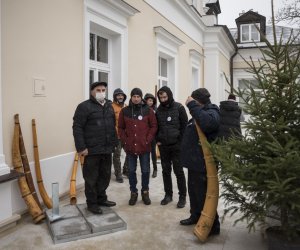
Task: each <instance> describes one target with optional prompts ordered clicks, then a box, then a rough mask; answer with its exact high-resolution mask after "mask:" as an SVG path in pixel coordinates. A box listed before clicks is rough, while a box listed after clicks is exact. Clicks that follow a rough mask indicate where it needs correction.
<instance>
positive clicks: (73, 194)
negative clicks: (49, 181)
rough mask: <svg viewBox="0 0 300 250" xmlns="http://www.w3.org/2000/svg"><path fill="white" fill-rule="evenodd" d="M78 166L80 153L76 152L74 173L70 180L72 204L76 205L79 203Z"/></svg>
mask: <svg viewBox="0 0 300 250" xmlns="http://www.w3.org/2000/svg"><path fill="white" fill-rule="evenodd" d="M77 166H78V153H76V154H75V159H74V163H73V168H72V175H71V180H70V204H71V205H75V204H76V203H77V198H76V175H77Z"/></svg>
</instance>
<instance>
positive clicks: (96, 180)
mask: <svg viewBox="0 0 300 250" xmlns="http://www.w3.org/2000/svg"><path fill="white" fill-rule="evenodd" d="M111 164H112V158H111V154H101V155H88V156H86V157H85V159H84V165H83V169H82V173H83V178H84V181H85V197H86V203H87V205H88V206H92V205H97V204H99V203H101V202H104V201H106V200H107V195H106V189H107V187H108V185H109V182H110V175H111Z"/></svg>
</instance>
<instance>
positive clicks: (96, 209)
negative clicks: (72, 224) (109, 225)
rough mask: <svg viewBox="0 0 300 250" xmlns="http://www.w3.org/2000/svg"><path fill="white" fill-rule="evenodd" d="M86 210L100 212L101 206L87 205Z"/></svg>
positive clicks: (94, 212)
mask: <svg viewBox="0 0 300 250" xmlns="http://www.w3.org/2000/svg"><path fill="white" fill-rule="evenodd" d="M87 210H89V211H90V212H92V213H93V214H102V210H101V208H100V207H99V206H97V205H90V206H87Z"/></svg>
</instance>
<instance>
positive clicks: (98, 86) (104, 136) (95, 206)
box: [73, 82, 117, 214]
mask: <svg viewBox="0 0 300 250" xmlns="http://www.w3.org/2000/svg"><path fill="white" fill-rule="evenodd" d="M106 87H107V83H106V82H94V83H93V84H92V85H91V93H90V98H89V100H86V101H84V102H82V103H80V104H79V105H78V106H77V108H76V111H75V114H74V117H73V136H74V140H75V147H76V150H77V152H78V154H79V156H84V157H85V159H84V166H83V169H82V172H83V178H84V181H85V196H86V203H87V209H88V210H89V211H91V212H92V213H95V214H101V213H102V210H101V208H100V206H108V207H111V206H115V205H116V203H115V202H113V201H109V200H108V199H107V195H106V189H107V187H108V185H109V182H110V175H111V165H112V152H113V151H114V149H115V147H116V146H117V134H116V128H115V114H114V110H113V108H112V103H111V101H109V100H107V99H106V98H105V96H106V94H105V93H106Z"/></svg>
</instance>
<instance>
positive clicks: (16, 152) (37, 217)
mask: <svg viewBox="0 0 300 250" xmlns="http://www.w3.org/2000/svg"><path fill="white" fill-rule="evenodd" d="M14 118H15V127H14V137H13V145H12V146H13V147H12V163H13V166H14V169H15V170H16V171H18V172H19V173H22V174H24V169H23V165H22V159H21V153H20V138H19V137H20V136H19V134H20V123H19V115H18V114H16V115H15V117H14ZM18 184H19V188H20V191H21V194H22V198H23V199H24V201H25V203H26V205H27V207H28V210H29V213H30V215H31V216H32V219H33V221H34V223H38V222H39V221H41V220H43V219H45V215H44V213H43V211H42V210H41V209H40V207H39V205H38V204H37V202H36V200H35V199H34V197H33V195H32V193H31V191H30V189H29V187H28V184H27V182H26V177H25V174H24V175H22V176H21V177H19V179H18Z"/></svg>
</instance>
